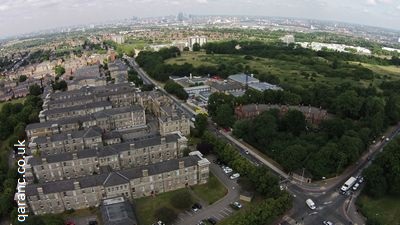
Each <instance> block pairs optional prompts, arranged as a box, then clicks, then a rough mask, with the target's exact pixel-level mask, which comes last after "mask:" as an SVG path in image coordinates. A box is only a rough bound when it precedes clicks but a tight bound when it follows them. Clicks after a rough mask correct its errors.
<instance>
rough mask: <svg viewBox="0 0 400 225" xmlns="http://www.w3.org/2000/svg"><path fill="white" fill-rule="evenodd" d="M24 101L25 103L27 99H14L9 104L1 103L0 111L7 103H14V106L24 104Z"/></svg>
mask: <svg viewBox="0 0 400 225" xmlns="http://www.w3.org/2000/svg"><path fill="white" fill-rule="evenodd" d="M24 101H25V98H17V99H13V100H11V101H8V102H0V111H1V109H2V108H3V105H4V104H6V103H13V104H14V103H24Z"/></svg>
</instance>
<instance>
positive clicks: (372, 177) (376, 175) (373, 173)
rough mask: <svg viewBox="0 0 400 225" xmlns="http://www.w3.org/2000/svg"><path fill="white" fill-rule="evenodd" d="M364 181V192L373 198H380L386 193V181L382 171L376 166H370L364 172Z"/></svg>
mask: <svg viewBox="0 0 400 225" xmlns="http://www.w3.org/2000/svg"><path fill="white" fill-rule="evenodd" d="M364 176H365V180H366V185H365V190H366V192H367V193H368V194H369V195H371V196H373V197H382V196H384V195H385V194H386V192H387V186H388V185H387V181H386V178H385V175H384V171H383V169H382V168H381V167H379V166H378V165H376V164H372V165H371V166H370V167H368V168H367V169H366V170H365V171H364Z"/></svg>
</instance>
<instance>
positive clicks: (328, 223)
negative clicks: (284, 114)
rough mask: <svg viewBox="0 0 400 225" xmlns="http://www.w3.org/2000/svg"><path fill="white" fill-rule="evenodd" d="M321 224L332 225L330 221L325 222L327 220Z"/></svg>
mask: <svg viewBox="0 0 400 225" xmlns="http://www.w3.org/2000/svg"><path fill="white" fill-rule="evenodd" d="M322 223H323V224H324V225H333V223H332V222H331V221H327V220H324V221H323V222H322Z"/></svg>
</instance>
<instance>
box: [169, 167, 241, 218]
mask: <svg viewBox="0 0 400 225" xmlns="http://www.w3.org/2000/svg"><path fill="white" fill-rule="evenodd" d="M210 170H211V172H212V173H213V174H214V175H215V176H216V177H217V178H218V180H219V181H220V182H221V183H222V184H223V185H224V186H225V187H226V188H227V189H228V193H227V194H226V195H225V197H224V198H222V199H220V200H219V201H217V202H215V203H213V204H212V205H209V206H203V209H201V210H200V211H198V212H196V213H193V212H191V211H186V212H185V213H182V214H180V215H179V218H178V221H177V222H176V223H175V225H196V224H197V223H198V222H199V221H201V220H203V219H207V218H209V217H214V218H215V219H217V220H218V221H220V220H222V219H223V218H225V217H228V216H229V215H231V214H232V213H233V212H234V211H233V209H232V208H231V207H230V205H229V204H230V203H232V202H234V201H238V200H239V185H238V184H237V183H236V180H235V181H232V180H230V179H229V177H228V176H227V175H226V174H225V173H224V172H223V171H222V169H221V168H220V167H219V166H218V165H216V164H214V163H212V164H211V165H210Z"/></svg>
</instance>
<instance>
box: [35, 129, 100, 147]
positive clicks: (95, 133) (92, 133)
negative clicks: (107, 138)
mask: <svg viewBox="0 0 400 225" xmlns="http://www.w3.org/2000/svg"><path fill="white" fill-rule="evenodd" d="M101 133H102V132H101V128H99V127H90V128H88V129H86V130H77V131H72V132H68V133H61V134H54V135H52V136H48V137H38V138H36V139H35V143H37V144H43V143H47V139H50V142H56V141H65V140H68V135H71V138H72V139H75V138H92V137H99V136H100V137H101Z"/></svg>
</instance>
